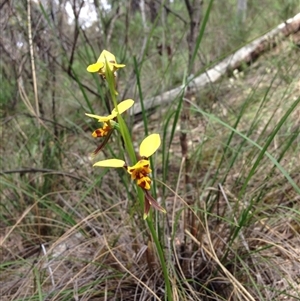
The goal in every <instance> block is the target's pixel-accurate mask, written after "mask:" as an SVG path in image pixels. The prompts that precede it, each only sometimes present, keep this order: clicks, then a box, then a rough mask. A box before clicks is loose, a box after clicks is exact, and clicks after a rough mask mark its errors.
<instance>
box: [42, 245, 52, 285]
mask: <svg viewBox="0 0 300 301" xmlns="http://www.w3.org/2000/svg"><path fill="white" fill-rule="evenodd" d="M41 247H42V250H43V253H44V256H45V259H46V262H47V268H48V271H49V275H50V279H51V283H52V287H53V289H55V282H54V277H53V272H52V268H51V266H50V263H49V262H48V259H47V251H46V248H45V246H44V245H43V244H41Z"/></svg>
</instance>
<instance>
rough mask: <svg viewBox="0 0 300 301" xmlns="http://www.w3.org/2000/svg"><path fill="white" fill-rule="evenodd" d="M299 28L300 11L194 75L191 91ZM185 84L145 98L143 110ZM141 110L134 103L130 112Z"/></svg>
mask: <svg viewBox="0 0 300 301" xmlns="http://www.w3.org/2000/svg"><path fill="white" fill-rule="evenodd" d="M299 30H300V13H299V14H297V15H296V16H294V17H293V18H291V19H288V20H287V21H285V22H284V23H281V24H280V25H278V26H277V27H276V28H274V29H273V30H271V31H269V32H268V33H266V34H265V35H263V36H261V37H260V38H258V39H256V40H254V41H253V42H251V43H250V44H248V45H246V46H244V47H242V48H241V49H239V50H238V51H236V52H235V53H233V54H231V55H230V56H228V57H227V58H225V59H224V60H223V61H221V62H220V63H219V64H217V65H216V66H214V67H213V68H211V69H208V70H207V71H206V72H205V73H202V74H201V75H199V76H198V77H195V78H194V79H193V81H192V86H191V89H192V90H193V89H194V91H193V92H195V93H196V92H198V91H200V90H201V88H203V87H204V86H206V85H207V84H210V83H214V82H216V81H217V80H218V79H220V77H221V76H223V75H224V74H226V73H227V72H228V71H229V70H234V69H237V68H239V67H240V66H241V65H242V64H244V63H251V62H253V61H254V60H255V59H257V58H258V57H259V56H260V55H261V54H262V53H263V52H264V51H266V50H268V49H270V48H272V47H275V46H276V44H277V43H278V41H279V40H280V38H281V39H282V38H284V37H287V36H289V35H290V34H293V33H296V32H298V31H299ZM184 88H185V86H180V87H177V88H175V89H172V90H170V91H167V92H165V93H163V94H161V95H158V96H155V97H152V98H150V99H147V100H145V102H144V108H145V110H150V109H153V108H154V107H158V106H161V105H166V104H168V103H170V102H171V101H172V100H174V99H175V98H176V97H178V96H179V95H180V94H181V93H182V90H183V89H184ZM141 112H142V106H141V104H140V103H136V104H135V105H134V107H133V109H132V112H131V114H132V115H137V114H140V113H141Z"/></svg>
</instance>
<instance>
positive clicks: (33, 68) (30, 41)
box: [27, 0, 40, 127]
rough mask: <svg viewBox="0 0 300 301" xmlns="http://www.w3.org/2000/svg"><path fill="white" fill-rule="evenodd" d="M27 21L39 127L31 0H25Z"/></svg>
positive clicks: (38, 115)
mask: <svg viewBox="0 0 300 301" xmlns="http://www.w3.org/2000/svg"><path fill="white" fill-rule="evenodd" d="M27 22H28V44H29V52H30V59H31V69H32V81H33V91H34V100H35V113H36V116H37V119H38V127H39V126H40V122H39V117H40V109H39V99H38V91H37V81H36V73H35V64H34V53H33V43H32V30H31V0H27Z"/></svg>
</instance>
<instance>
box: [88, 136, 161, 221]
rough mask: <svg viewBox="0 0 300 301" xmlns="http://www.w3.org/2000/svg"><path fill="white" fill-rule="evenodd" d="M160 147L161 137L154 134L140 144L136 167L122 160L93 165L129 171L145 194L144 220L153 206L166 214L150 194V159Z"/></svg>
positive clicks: (111, 160)
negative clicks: (121, 168)
mask: <svg viewBox="0 0 300 301" xmlns="http://www.w3.org/2000/svg"><path fill="white" fill-rule="evenodd" d="M159 146H160V136H159V135H158V134H152V135H149V136H148V137H146V138H145V139H144V140H143V141H142V143H141V144H140V148H139V155H140V156H141V160H139V161H138V162H137V163H136V164H135V165H133V166H127V165H126V164H125V161H123V160H120V159H108V160H103V161H99V162H97V163H95V164H94V165H93V166H99V167H113V168H119V167H123V168H125V169H126V170H127V172H128V173H129V174H130V176H131V179H132V180H135V181H136V184H137V185H138V186H139V187H141V188H142V190H143V192H144V195H145V199H144V219H146V218H147V216H148V214H149V210H150V207H151V206H152V207H153V208H154V209H156V210H159V211H161V212H163V213H166V210H165V209H164V208H163V207H161V206H160V205H159V204H158V203H157V201H156V200H155V199H154V198H153V197H152V196H151V195H150V193H149V190H150V188H151V179H150V177H149V174H150V173H151V172H152V170H151V168H150V161H149V157H150V156H152V155H153V154H154V153H155V152H156V151H157V149H158V148H159Z"/></svg>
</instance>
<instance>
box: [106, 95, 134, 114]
mask: <svg viewBox="0 0 300 301" xmlns="http://www.w3.org/2000/svg"><path fill="white" fill-rule="evenodd" d="M133 104H134V100H132V99H126V100H123V101H122V102H120V103H119V104H118V105H117V107H118V111H117V110H116V108H114V109H113V110H112V112H111V114H112V115H114V114H116V115H117V113H118V112H119V114H122V113H124V112H125V111H126V110H128V109H129V108H131V107H132V106H133Z"/></svg>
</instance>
